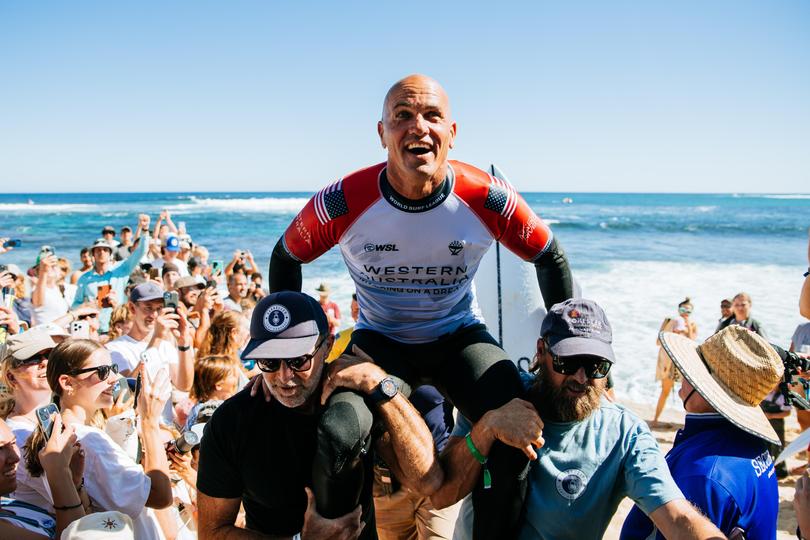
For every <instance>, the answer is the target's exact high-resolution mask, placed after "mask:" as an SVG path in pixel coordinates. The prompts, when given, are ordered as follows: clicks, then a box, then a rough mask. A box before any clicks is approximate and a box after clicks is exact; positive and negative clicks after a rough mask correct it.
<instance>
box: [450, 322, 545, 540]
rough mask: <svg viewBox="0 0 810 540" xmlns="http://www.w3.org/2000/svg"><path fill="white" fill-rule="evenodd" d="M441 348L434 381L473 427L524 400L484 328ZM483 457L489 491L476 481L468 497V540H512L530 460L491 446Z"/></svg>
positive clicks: (459, 333)
mask: <svg viewBox="0 0 810 540" xmlns="http://www.w3.org/2000/svg"><path fill="white" fill-rule="evenodd" d="M440 346H441V350H442V352H443V356H444V358H443V359H442V361H441V364H440V366H439V369H438V370H437V372H436V378H437V381H438V382H439V383H440V384H441V386H442V387H443V388H444V389H445V391H446V392H447V394H448V396H449V397H450V399H451V401H452V402H453V404H454V405H455V406H456V407H457V408H458V409H459V410H460V411H461V412H462V414H464V416H466V417H467V418H469V419H470V420H472V421H473V422H475V421H477V420H478V419H479V418H480V417H481V416H482V415H483V414H484V413H485V412H487V411H489V410H492V409H496V408H498V407H500V406H502V405H504V404H506V403H508V402H509V401H511V400H512V399H514V398H516V397H522V396H523V394H524V392H523V386H522V384H521V381H520V375H519V372H518V369H517V366H515V364H514V363H513V362H512V361H511V360H510V359H509V357H508V356H507V354H506V352H505V351H504V350H503V349H501V347H500V346H499V345H498V342H497V341H496V340H495V338H493V337H492V336H491V335H490V334H489V332H488V331H487V329H486V327H485V326H484V325H483V324H478V325H473V326H469V327H467V328H464V329H462V330H460V331H457V332H455V333H454V334H452V335H451V336H450V337H448V338H445V339H443V340H442V341H441V345H440ZM487 457H488V462H487V466H488V467H489V470H490V474H491V476H492V486H491V487H490V488H489V489H484V486H483V481H482V480H479V482H478V484H477V485H476V487H475V489H474V491H473V507H474V509H475V517H474V520H473V539H474V540H485V539H486V540H489V539H499V540H500V539H505V538H515V537H517V532H518V526H519V521H520V516H521V511H522V509H523V501H524V499H525V496H526V486H527V479H526V473H527V471H528V465H529V460H528V458H527V457H526V455H525V454H523V452H522V451H520V450H518V449H517V448H512V447H511V446H507V445H505V444H503V443H501V442H496V443H495V444H494V445H493V446H492V449H491V450H490V453H489V455H488V456H487Z"/></svg>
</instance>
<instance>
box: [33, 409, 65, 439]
mask: <svg viewBox="0 0 810 540" xmlns="http://www.w3.org/2000/svg"><path fill="white" fill-rule="evenodd" d="M54 413H56V414H59V407H57V405H56V403H48V404H47V405H45V406H44V407H39V408H37V410H36V415H37V422H38V423H39V427H40V428H41V429H42V433H44V434H45V439H46V440H47V439H50V438H51V434H52V433H53V418H51V417H52V416H53V414H54Z"/></svg>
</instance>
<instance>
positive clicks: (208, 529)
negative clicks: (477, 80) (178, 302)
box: [197, 291, 442, 540]
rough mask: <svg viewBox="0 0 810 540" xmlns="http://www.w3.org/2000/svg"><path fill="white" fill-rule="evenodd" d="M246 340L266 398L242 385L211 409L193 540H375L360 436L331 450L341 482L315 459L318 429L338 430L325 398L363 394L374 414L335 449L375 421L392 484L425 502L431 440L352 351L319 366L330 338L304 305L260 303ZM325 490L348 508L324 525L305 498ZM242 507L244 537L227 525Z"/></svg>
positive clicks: (431, 487)
mask: <svg viewBox="0 0 810 540" xmlns="http://www.w3.org/2000/svg"><path fill="white" fill-rule="evenodd" d="M250 337H251V339H250V341H249V342H248V345H247V347H246V348H245V351H244V352H243V353H242V358H243V359H252V360H255V361H256V365H257V366H258V368H259V369H260V370H261V371H262V374H261V377H262V378H261V381H262V384H264V386H265V387H266V388H267V389H268V390H269V394H270V396H271V397H270V398H269V399H268V398H266V397H265V396H264V395H263V394H262V393H261V392H259V393H258V395H251V391H250V388H245V389H244V390H242V391H241V392H239V393H238V394H236V395H235V396H233V397H231V398H230V399H228V400H227V401H225V402H224V403H223V404H222V405H220V407H219V408H218V409H217V410H216V412H215V413H214V415H213V416H212V417H211V420H209V422H208V424H207V426H206V428H205V432H204V436H203V438H202V443H201V446H200V461H199V470H198V477H197V489H198V498H197V504H198V508H199V527H198V530H199V535H200V539H201V540H205V539H219V538H237V537H238V538H246V539H247V538H268V537H269V538H279V537H283V538H290V537H295V538H303V539H324V540H325V539H330V540H332V539H334V540H348V539H354V538H358V537H359V538H362V539H374V538H376V537H377V534H376V530H375V525H374V504H373V502H372V497H371V494H372V493H371V485H372V480H373V474H372V472H371V471H372V468H371V467H372V461H373V460H372V456H373V453H374V450H373V449H372V448H370V446H371V445H370V437H368V438H366V440H365V441H364V444H362V445H359V446H358V447H356V448H349V449H340V452H341V454H342V455H350V458H349V462H347V463H346V464H345V467H343V469H342V471H341V473H340V475H338V476H329V475H328V474H327V475H324V474H323V471H319V470H318V463H322V462H323V460H317V459H316V454H318V453H319V452H323V451H327V452H335V453H337V452H338V450H339V449H337V448H327V449H324V448H322V447H320V446H319V445H318V444H317V441H318V438H319V430H320V428H319V425H320V424H322V423H323V422H334V421H340V418H339V416H335V415H334V414H333V409H334V407H330V408H328V409H327V408H325V407H324V405H323V404H324V403H325V402H326V400H327V398H329V396H330V395H331V396H332V401H333V402H337V403H339V404H340V403H344V401H343V400H344V399H345V397H346V396H347V395H356V394H362V395H364V396H365V399H366V401H367V402H368V404H369V408H370V410H371V411H373V417H372V414H371V413H369V414H368V416H367V417H363V418H361V419H360V420H361V422H362V423H363V424H364V425H354V426H352V425H340V426H339V427H340V431H341V433H344V441H341V442H351V441H353V440H355V439H356V437H357V434H358V433H361V432H365V433H368V432H369V431H370V430H371V427H372V423H373V422H374V420H375V419H376V420H378V421H379V423H380V424H381V427H382V429H384V430H386V431H387V432H388V433H389V435H390V446H386V447H385V448H389V449H390V451H389V452H386V453H385V454H384V459H385V461H386V463H388V464H389V466H390V467H391V468H392V470H394V471H396V474H397V477H398V478H399V479H400V480H401V481H402V482H403V483H406V484H407V485H408V486H409V487H412V488H413V489H416V490H419V491H421V492H423V493H424V495H429V494H430V493H432V492H433V491H435V489H436V488H437V487H438V486H439V485H440V484H441V476H442V472H441V468H440V467H439V464H438V461H437V460H436V459H435V456H434V450H433V438H432V437H431V434H430V431H429V430H428V428H427V426H426V425H425V423H424V421H423V420H422V418H421V417H420V416H419V413H418V412H417V411H416V409H414V407H413V405H411V403H410V402H409V401H408V400H407V399H406V398H405V397H404V396H403V395H402V394H401V393H400V392H399V391H398V390H397V387H396V385H395V384H394V382H393V379H391V378H390V377H389V376H388V375H387V374H386V373H385V371H383V370H382V368H380V367H379V366H378V365H376V364H375V363H374V362H373V361H372V360H371V359H370V358H369V357H368V356H366V355H365V354H364V353H363V352H362V351H361V350H360V349H359V348H355V349H354V351H353V352H354V356H352V355H344V356H342V357H341V358H338V359H337V360H335V361H334V362H332V363H331V364H329V366H328V367H326V365H325V359H326V357H327V356H328V354H329V349H331V348H332V344H333V343H334V337H333V336H332V335H331V334H330V333H329V324H328V322H327V319H326V315H325V314H324V312H323V310H322V309H321V307H320V305H318V302H317V301H316V300H315V299H314V298H312V297H310V296H307V295H305V294H302V293H299V292H292V291H284V292H278V293H274V294H270V295H268V296H266V297H265V298H263V299H262V300H261V301H259V303H258V304H257V305H256V308H255V309H254V311H253V316H252V320H251V325H250ZM350 391H351V392H350ZM338 406H339V407H340V405H338ZM379 451H380V452H381V453H382V452H385V449H384V448H380V449H379ZM324 489H327V490H328V491H329V492H331V493H334V492H340V494H341V495H340V496H342V497H346V500H347V502H348V503H349V505H350V506H351V507H352V508H353V509H354V510H352V511H351V512H349V513H348V514H345V515H343V516H339V517H336V518H334V519H328V518H326V517H324V516H322V515H320V514H319V513H318V511H317V510H316V509H315V499H314V495H313V492H315V491H318V490H324ZM240 504H241V505H244V508H245V514H246V525H247V527H246V529H240V528H238V527H237V526H236V525H235V521H236V516H237V514H238V512H239V507H240ZM267 535H271V536H267ZM299 535H300V536H299Z"/></svg>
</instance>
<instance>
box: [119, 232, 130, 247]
mask: <svg viewBox="0 0 810 540" xmlns="http://www.w3.org/2000/svg"><path fill="white" fill-rule="evenodd" d="M130 242H132V231H121V243H123V244H129V243H130Z"/></svg>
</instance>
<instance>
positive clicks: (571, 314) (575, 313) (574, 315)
mask: <svg viewBox="0 0 810 540" xmlns="http://www.w3.org/2000/svg"><path fill="white" fill-rule="evenodd" d="M568 316H569V317H571V318H572V319H578V318H579V311H577V310H575V309H572V310H571V311H569V312H568Z"/></svg>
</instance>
